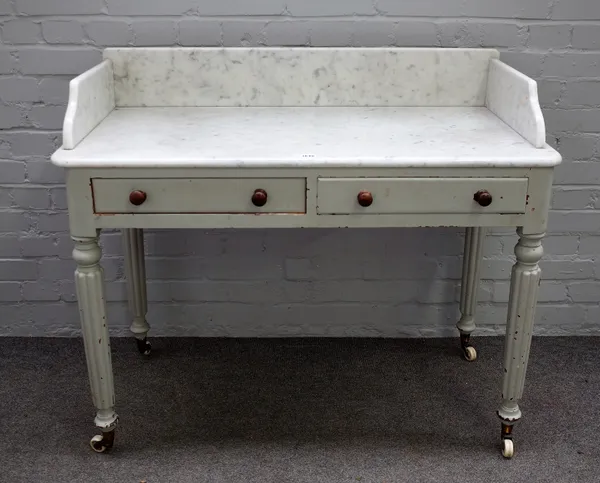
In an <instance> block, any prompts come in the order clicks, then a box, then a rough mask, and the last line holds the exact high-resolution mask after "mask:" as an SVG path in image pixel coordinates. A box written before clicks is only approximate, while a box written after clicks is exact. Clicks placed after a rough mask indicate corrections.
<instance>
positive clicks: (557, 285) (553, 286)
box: [492, 275, 569, 303]
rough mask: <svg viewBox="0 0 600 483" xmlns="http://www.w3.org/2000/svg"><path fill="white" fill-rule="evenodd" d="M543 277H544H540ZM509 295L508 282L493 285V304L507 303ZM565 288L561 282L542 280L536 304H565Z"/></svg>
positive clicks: (566, 298) (566, 299) (566, 297)
mask: <svg viewBox="0 0 600 483" xmlns="http://www.w3.org/2000/svg"><path fill="white" fill-rule="evenodd" d="M542 277H544V275H542ZM509 294H510V282H497V283H494V293H493V299H492V301H493V302H497V303H507V302H508V298H509ZM568 300H569V299H568V296H567V287H566V285H565V283H563V282H554V281H547V280H542V281H541V283H540V288H539V292H538V302H541V303H543V302H567V301H568Z"/></svg>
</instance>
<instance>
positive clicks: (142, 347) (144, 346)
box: [136, 339, 152, 356]
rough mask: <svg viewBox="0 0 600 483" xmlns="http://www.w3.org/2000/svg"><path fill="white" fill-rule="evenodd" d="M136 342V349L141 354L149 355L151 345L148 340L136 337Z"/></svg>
mask: <svg viewBox="0 0 600 483" xmlns="http://www.w3.org/2000/svg"><path fill="white" fill-rule="evenodd" d="M136 342H137V348H138V351H139V352H140V354H143V355H145V356H149V355H150V352H152V345H151V344H150V342H148V341H147V340H146V339H142V340H140V339H136Z"/></svg>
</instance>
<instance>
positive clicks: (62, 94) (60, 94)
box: [39, 77, 71, 105]
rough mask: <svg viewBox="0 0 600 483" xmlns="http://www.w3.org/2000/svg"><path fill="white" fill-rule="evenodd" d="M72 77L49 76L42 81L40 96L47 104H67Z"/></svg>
mask: <svg viewBox="0 0 600 483" xmlns="http://www.w3.org/2000/svg"><path fill="white" fill-rule="evenodd" d="M70 81H71V78H70V77H47V78H45V79H42V80H41V81H40V87H39V88H40V98H41V100H42V101H43V102H44V103H45V104H56V105H63V104H64V105H66V104H67V102H68V101H69V82H70Z"/></svg>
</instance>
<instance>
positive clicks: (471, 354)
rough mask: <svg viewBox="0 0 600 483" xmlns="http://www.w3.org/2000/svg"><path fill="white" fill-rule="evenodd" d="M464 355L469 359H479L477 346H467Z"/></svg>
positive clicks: (470, 360)
mask: <svg viewBox="0 0 600 483" xmlns="http://www.w3.org/2000/svg"><path fill="white" fill-rule="evenodd" d="M463 356H464V358H465V359H466V360H467V361H469V362H473V361H474V360H475V359H477V351H476V350H475V347H473V346H472V345H469V346H467V347H465V348H464V350H463Z"/></svg>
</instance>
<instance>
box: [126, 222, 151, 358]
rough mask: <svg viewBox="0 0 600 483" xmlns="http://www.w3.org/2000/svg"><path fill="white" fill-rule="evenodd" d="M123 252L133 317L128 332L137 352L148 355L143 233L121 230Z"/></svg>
mask: <svg viewBox="0 0 600 483" xmlns="http://www.w3.org/2000/svg"><path fill="white" fill-rule="evenodd" d="M122 233H123V246H124V250H125V276H126V277H127V289H128V295H129V310H130V312H131V315H132V317H133V319H132V322H131V327H130V330H131V332H133V335H134V336H135V338H136V342H137V346H138V350H139V351H140V352H141V353H142V354H144V355H149V354H150V350H151V346H150V343H149V342H148V341H147V339H146V336H147V334H148V331H149V330H150V326H149V325H148V322H146V313H147V312H148V302H147V297H146V264H145V261H144V231H143V230H142V229H139V228H127V229H124V230H122Z"/></svg>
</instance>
